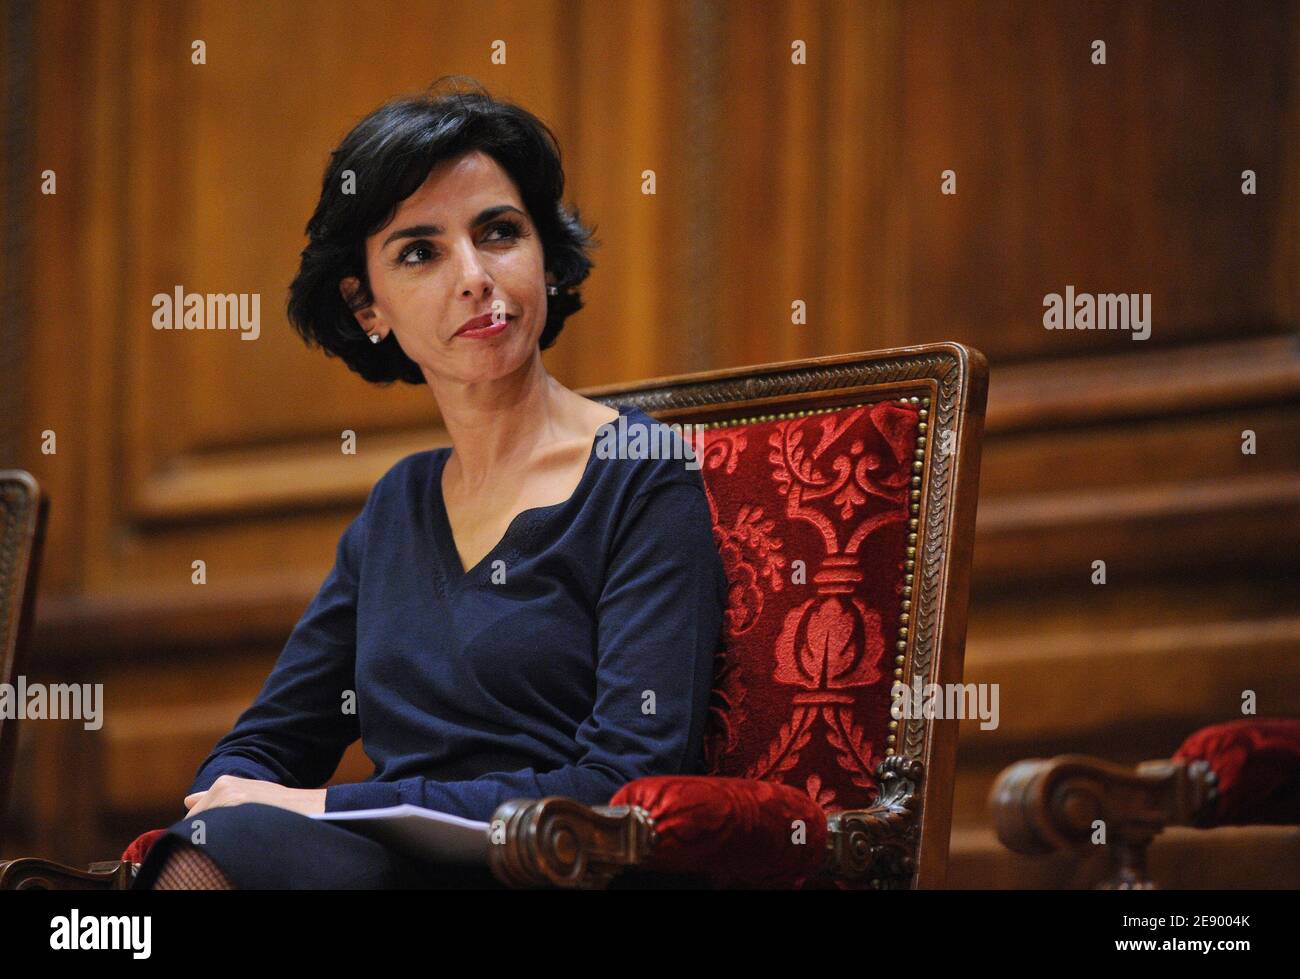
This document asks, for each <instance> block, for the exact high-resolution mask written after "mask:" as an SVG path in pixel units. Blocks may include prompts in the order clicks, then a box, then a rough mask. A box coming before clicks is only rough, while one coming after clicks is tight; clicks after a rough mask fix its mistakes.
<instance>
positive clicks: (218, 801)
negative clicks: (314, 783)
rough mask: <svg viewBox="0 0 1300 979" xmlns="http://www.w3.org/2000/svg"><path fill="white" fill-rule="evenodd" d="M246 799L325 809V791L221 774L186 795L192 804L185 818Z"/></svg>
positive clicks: (292, 808) (294, 808)
mask: <svg viewBox="0 0 1300 979" xmlns="http://www.w3.org/2000/svg"><path fill="white" fill-rule="evenodd" d="M245 802H261V803H263V804H265V805H268V806H279V807H280V808H281V809H288V810H290V811H291V812H300V813H303V814H309V813H313V812H324V811H325V790H324V789H291V788H288V787H287V786H284V785H277V784H276V783H274V782H263V781H262V780H260V779H256V778H240V777H239V776H238V775H222V776H221V777H220V778H218V779H217V780H216V781H215V782H213V783H212V785H211V786H210V787H209V788H208V790H207V791H206V792H191V793H190V794H189V795H187V796H186V797H185V799H184V804H185V805H187V806H189V807H190V811H189V812H187V813H186V814H185V818H186V819H189V818H190V817H191V816H193V815H194V814H195V813H199V812H202V811H203V810H204V809H216V808H217V807H218V806H238V805H242V804H243V803H245Z"/></svg>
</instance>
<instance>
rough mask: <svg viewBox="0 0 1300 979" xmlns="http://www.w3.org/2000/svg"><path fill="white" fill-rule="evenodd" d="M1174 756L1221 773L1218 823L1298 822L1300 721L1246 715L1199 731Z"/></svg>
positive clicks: (1280, 823)
mask: <svg viewBox="0 0 1300 979" xmlns="http://www.w3.org/2000/svg"><path fill="white" fill-rule="evenodd" d="M1174 757H1175V758H1184V759H1188V760H1191V759H1203V760H1205V761H1208V762H1209V763H1210V768H1211V769H1213V770H1214V773H1215V774H1216V775H1217V776H1218V792H1219V797H1218V802H1217V804H1216V805H1215V809H1214V815H1213V818H1212V822H1211V823H1210V824H1209V825H1214V826H1246V825H1251V824H1258V823H1262V824H1276V825H1300V720H1298V719H1263V718H1260V719H1246V720H1240V721H1229V722H1228V723H1226V724H1215V725H1212V726H1211V727H1206V728H1202V729H1201V730H1199V731H1197V732H1196V733H1195V734H1193V735H1192V736H1191V737H1189V738H1188V739H1187V740H1186V741H1184V742H1183V743H1182V746H1181V747H1180V748H1179V749H1178V750H1177V751H1176V752H1175V753H1174Z"/></svg>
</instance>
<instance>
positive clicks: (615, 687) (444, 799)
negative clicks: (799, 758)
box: [325, 475, 726, 821]
mask: <svg viewBox="0 0 1300 979" xmlns="http://www.w3.org/2000/svg"><path fill="white" fill-rule="evenodd" d="M725 607H726V576H725V574H724V572H723V568H722V561H721V558H720V556H719V554H718V551H717V548H716V546H715V544H714V543H713V529H712V522H711V520H710V516H709V508H708V501H707V499H706V497H705V495H704V489H703V485H702V483H701V482H700V481H699V480H698V477H696V478H695V479H694V480H692V478H691V477H689V476H680V475H678V476H676V477H674V478H673V479H672V481H664V482H658V483H655V484H654V485H651V486H649V487H647V488H645V489H644V490H642V491H641V492H640V493H638V494H637V495H636V496H635V497H634V498H633V499H632V500H631V501H630V502H629V504H628V509H627V513H626V515H625V517H624V518H623V520H622V521H621V523H620V526H619V528H618V530H617V532H616V533H615V535H614V539H613V542H612V544H611V549H610V556H609V563H608V565H607V568H606V575H605V580H604V583H603V586H602V589H601V593H600V598H599V601H598V603H597V608H596V626H597V628H596V633H597V635H596V639H597V650H596V657H595V658H596V685H595V700H594V707H593V710H592V712H591V714H590V716H589V717H588V718H586V720H584V721H583V722H582V723H581V724H580V725H579V727H578V729H577V732H576V741H577V743H578V745H579V746H580V748H581V750H582V753H581V756H580V757H579V758H578V760H577V761H576V763H574V764H569V765H563V766H561V767H558V768H555V769H553V770H550V771H540V772H539V771H534V770H533V769H522V770H519V771H512V772H493V773H490V774H485V775H482V776H480V777H478V778H474V779H469V780H463V781H438V780H434V779H429V778H424V777H412V778H405V779H398V780H395V781H390V782H383V781H367V782H361V783H353V784H347V785H332V786H329V787H328V789H327V790H326V796H325V809H326V811H327V812H334V811H338V810H350V809H369V808H384V807H388V806H395V805H400V804H403V803H409V804H412V805H416V806H421V807H424V808H427V809H434V810H438V811H441V812H446V813H451V814H454V815H458V816H462V817H465V818H469V819H480V820H485V821H486V820H488V819H490V818H491V816H492V813H493V812H494V811H495V809H496V808H497V806H499V805H500V804H501V803H503V802H505V801H507V800H509V799H515V798H531V799H540V798H542V797H545V796H565V797H568V798H572V799H576V800H579V801H581V802H585V803H587V804H589V805H603V804H605V803H607V802H608V801H609V799H610V797H611V796H612V795H613V794H614V793H615V792H616V791H618V789H619V788H620V787H622V786H623V785H624V784H625V783H627V782H629V781H631V780H633V779H636V778H640V777H642V776H646V775H659V774H676V773H696V772H697V771H699V769H700V766H701V764H702V750H703V730H704V723H705V720H706V717H707V713H708V700H709V694H710V687H711V681H712V676H713V661H714V655H715V653H716V652H717V648H718V643H719V641H720V639H721V630H722V619H723V613H724V611H725Z"/></svg>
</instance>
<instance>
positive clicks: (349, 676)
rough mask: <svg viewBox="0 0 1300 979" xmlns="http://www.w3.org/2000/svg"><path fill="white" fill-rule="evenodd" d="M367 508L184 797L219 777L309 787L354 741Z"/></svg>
mask: <svg viewBox="0 0 1300 979" xmlns="http://www.w3.org/2000/svg"><path fill="white" fill-rule="evenodd" d="M372 498H373V494H372ZM369 510H370V501H369V500H367V502H366V506H365V507H364V508H363V509H362V511H361V513H359V514H358V515H357V516H356V517H355V518H354V519H353V520H352V522H351V523H350V524H349V525H348V527H347V529H346V530H344V532H343V534H342V536H341V537H340V538H339V542H338V545H337V547H336V549H335V561H334V567H333V568H332V569H331V570H330V572H329V574H328V575H327V576H326V578H325V581H324V583H323V584H322V585H321V587H320V590H319V591H318V592H317V594H316V597H315V598H314V599H312V602H311V604H310V605H309V606H308V608H307V611H306V612H305V613H303V616H302V618H301V619H300V620H299V621H298V624H297V625H296V626H295V627H294V630H293V632H292V634H291V635H290V636H289V640H288V642H287V643H286V644H285V646H284V649H283V651H282V652H281V653H280V656H279V659H277V661H276V664H275V667H274V669H272V671H271V674H270V676H268V677H267V679H266V682H265V683H264V684H263V686H262V690H261V692H260V693H259V694H258V695H257V699H256V700H255V701H254V702H253V705H252V706H251V707H249V708H248V709H247V710H246V711H244V713H243V714H241V715H240V717H239V720H238V721H237V722H236V723H235V727H234V729H233V730H231V731H230V733H228V734H226V735H225V736H224V737H222V738H221V740H220V741H218V742H217V744H216V746H215V747H214V748H213V749H212V752H211V753H210V754H209V755H208V757H207V758H206V759H205V760H204V762H203V764H202V765H200V766H199V771H198V774H197V775H196V776H195V779H194V783H193V785H192V786H191V787H190V795H193V794H195V793H199V792H203V791H206V790H207V789H208V788H210V787H211V785H212V783H213V782H215V781H216V780H217V779H218V778H220V777H221V776H222V775H234V776H238V777H240V778H249V779H257V780H260V781H265V782H274V783H276V784H277V785H283V786H288V787H290V788H315V787H317V786H320V785H323V784H324V783H325V781H326V780H327V779H329V777H330V776H331V775H332V774H333V773H334V770H335V768H337V767H338V763H339V759H340V758H342V756H343V752H344V751H346V750H347V747H348V745H350V744H351V743H352V742H353V741H355V740H356V739H357V738H358V737H359V736H360V728H359V724H358V720H357V714H356V704H355V694H354V693H353V691H354V689H355V681H354V677H355V673H356V670H355V664H356V602H357V573H358V569H359V567H360V559H361V548H362V546H363V541H364V536H365V526H366V519H367V517H368V514H369ZM345 708H346V709H345ZM187 798H188V796H187Z"/></svg>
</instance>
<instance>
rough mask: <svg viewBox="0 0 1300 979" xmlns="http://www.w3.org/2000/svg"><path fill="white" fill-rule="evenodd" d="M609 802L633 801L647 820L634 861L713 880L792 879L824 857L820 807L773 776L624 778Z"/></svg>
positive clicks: (763, 882)
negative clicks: (646, 840) (648, 830)
mask: <svg viewBox="0 0 1300 979" xmlns="http://www.w3.org/2000/svg"><path fill="white" fill-rule="evenodd" d="M610 805H614V806H622V805H632V806H640V807H641V808H642V809H644V810H646V812H647V813H648V814H649V815H650V816H651V818H652V819H654V821H655V845H654V847H653V848H652V849H651V852H650V858H649V860H647V861H646V862H645V863H643V864H642V865H641V868H640V869H644V870H650V871H656V872H659V873H668V874H703V875H704V876H706V877H708V878H709V880H710V882H711V883H712V884H713V886H714V887H798V886H799V885H801V884H802V883H803V881H804V879H805V878H807V877H811V876H812V875H814V874H816V873H817V872H818V871H819V870H821V869H822V867H823V865H824V864H825V861H826V836H827V833H826V815H825V813H823V812H822V810H821V807H820V806H818V805H817V803H815V802H813V800H812V799H810V798H808V796H806V795H804V793H803V792H801V791H799V790H798V789H793V788H790V787H789V786H787V785H781V784H780V783H778V782H759V781H755V780H753V779H739V778H713V777H710V776H707V775H655V776H651V777H649V778H641V779H637V780H636V781H635V782H629V783H628V784H627V785H625V786H623V788H621V789H619V791H618V792H617V793H615V795H614V798H612V799H611V800H610ZM800 829H802V832H801V833H800V832H799V830H800Z"/></svg>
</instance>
